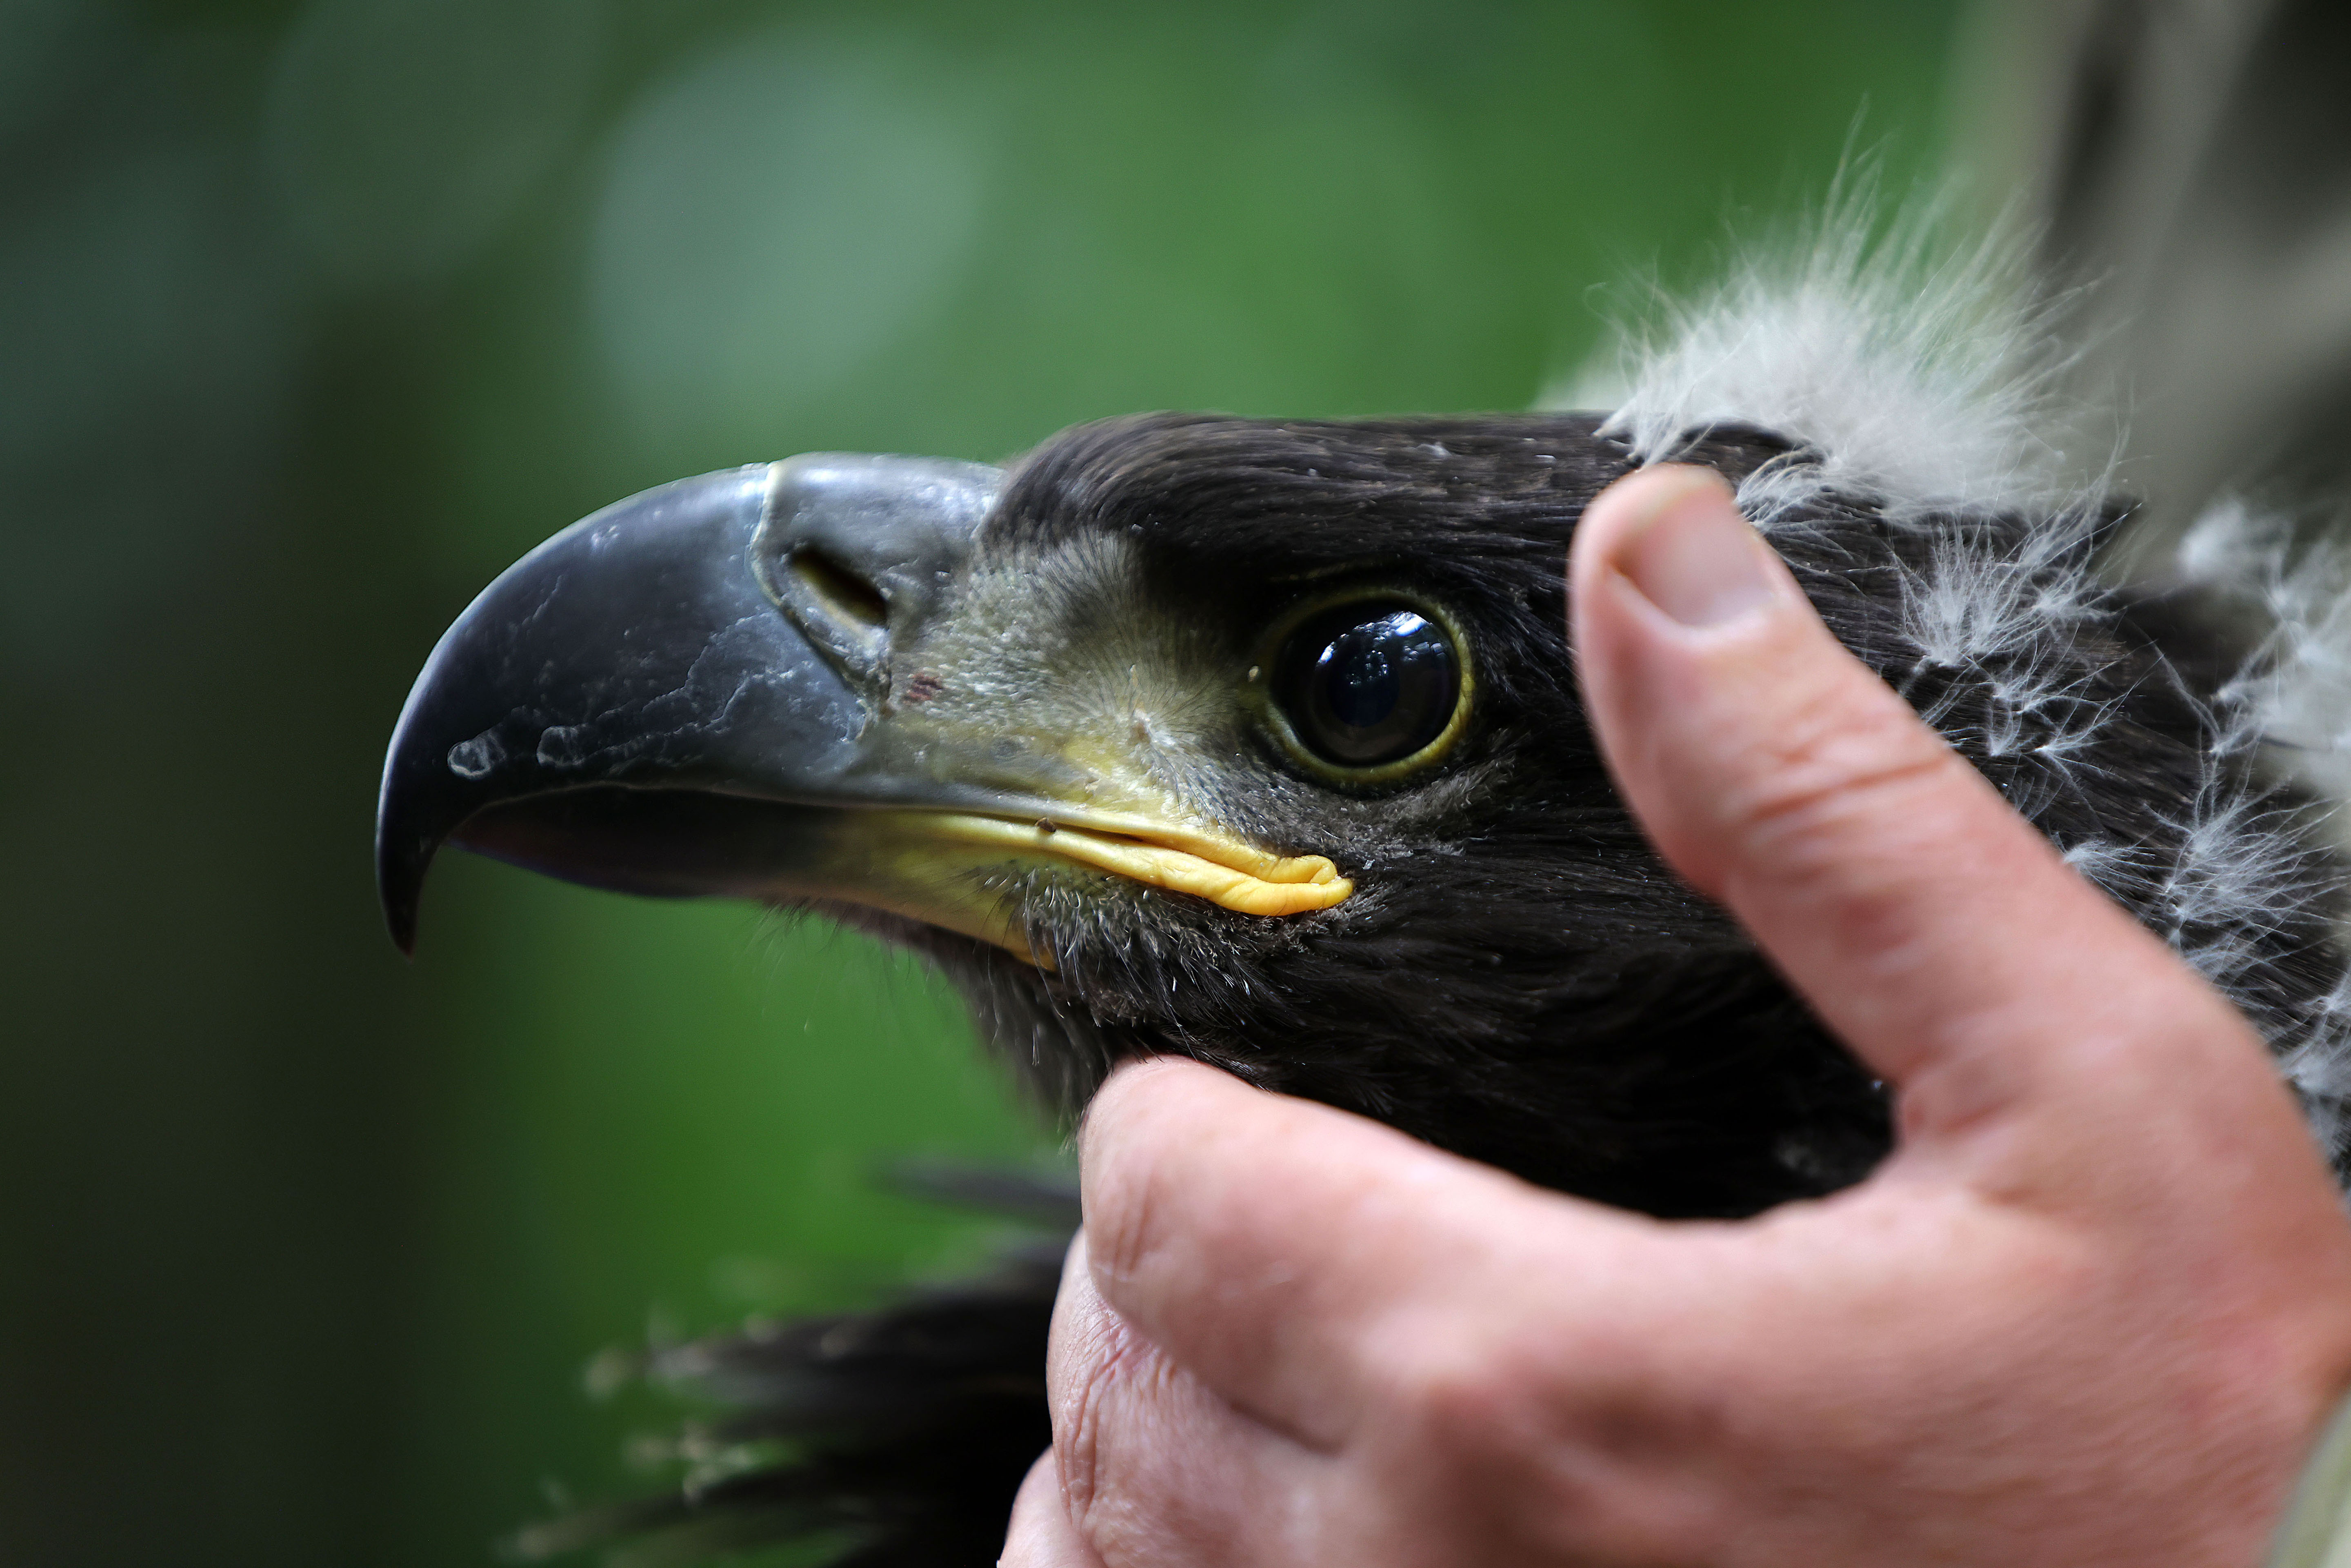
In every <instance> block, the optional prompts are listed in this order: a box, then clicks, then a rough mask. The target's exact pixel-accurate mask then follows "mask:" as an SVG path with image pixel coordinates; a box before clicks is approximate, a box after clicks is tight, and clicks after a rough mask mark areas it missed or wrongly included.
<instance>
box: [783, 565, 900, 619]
mask: <svg viewBox="0 0 2351 1568" xmlns="http://www.w3.org/2000/svg"><path fill="white" fill-rule="evenodd" d="M785 567H786V569H787V570H789V571H790V572H791V574H792V575H793V576H794V577H796V578H798V579H799V580H800V582H801V583H802V584H803V585H805V586H806V587H807V589H808V591H809V592H810V594H811V595H812V596H813V597H814V598H815V600H816V601H817V602H818V603H819V604H820V605H821V606H823V608H824V609H825V610H826V611H827V612H830V613H831V615H832V616H833V618H834V619H835V620H839V621H846V622H850V623H851V624H852V625H854V626H862V627H864V628H866V629H868V630H870V631H875V632H878V631H880V630H882V628H883V626H884V625H885V624H887V623H888V622H889V619H890V606H889V603H888V601H885V600H884V599H883V597H882V591H881V590H880V589H878V588H876V587H874V586H873V584H872V583H871V582H869V581H867V580H865V579H864V578H862V577H861V576H859V575H858V574H857V573H856V572H853V571H852V570H849V569H848V568H847V567H845V566H843V565H841V563H840V562H839V561H837V560H834V559H832V558H831V557H830V556H828V555H826V554H824V553H823V552H822V551H820V550H814V549H805V548H803V549H797V550H794V551H793V552H792V555H791V559H789V561H787V562H786V563H785Z"/></svg>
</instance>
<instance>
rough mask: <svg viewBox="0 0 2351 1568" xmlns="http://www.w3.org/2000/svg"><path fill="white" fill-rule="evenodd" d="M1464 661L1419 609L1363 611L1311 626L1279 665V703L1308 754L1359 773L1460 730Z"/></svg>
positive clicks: (1355, 607) (1331, 612) (1343, 610)
mask: <svg viewBox="0 0 2351 1568" xmlns="http://www.w3.org/2000/svg"><path fill="white" fill-rule="evenodd" d="M1461 685H1462V683H1461V655H1460V653H1459V652H1458V650H1457V649H1456V648H1455V646H1454V642H1453V636H1452V633H1451V632H1448V631H1447V629H1446V628H1445V627H1444V626H1442V625H1440V624H1439V623H1438V622H1436V621H1433V620H1431V619H1430V618H1429V617H1428V616H1427V615H1426V614H1424V613H1422V612H1420V611H1418V610H1416V609H1414V608H1412V607H1411V606H1409V605H1404V604H1398V603H1395V602H1393V601H1387V602H1383V601H1369V602H1365V601H1357V602H1355V603H1353V604H1344V605H1337V606H1333V607H1332V608H1331V609H1328V610H1325V611H1322V612H1319V613H1317V614H1314V615H1311V616H1309V617H1308V618H1307V619H1306V620H1305V621H1304V622H1301V624H1300V625H1299V626H1298V627H1297V629H1296V630H1294V631H1292V632H1290V635H1289V636H1288V637H1287V638H1285V639H1284V640H1283V642H1282V644H1281V650H1280V653H1279V654H1277V655H1276V657H1275V660H1274V671H1273V682H1272V696H1273V700H1274V704H1275V706H1277V707H1278V708H1279V710H1280V714H1281V716H1282V718H1283V719H1284V720H1285V721H1286V722H1287V725H1288V727H1289V730H1290V734H1291V736H1292V737H1295V738H1296V740H1297V742H1298V744H1299V745H1300V746H1301V747H1304V748H1305V749H1306V750H1307V751H1309V752H1311V753H1312V754H1313V756H1314V757H1315V758H1317V759H1319V760H1320V761H1322V762H1323V763H1325V764H1327V765H1329V766H1330V767H1332V768H1343V769H1346V770H1348V771H1349V772H1350V773H1360V772H1361V771H1363V770H1365V769H1373V768H1384V767H1386V766H1387V765H1389V764H1392V763H1398V762H1403V761H1405V760H1406V759H1408V758H1413V757H1415V756H1416V755H1418V754H1419V753H1421V752H1424V751H1426V750H1427V749H1428V748H1429V747H1431V746H1433V745H1434V744H1435V743H1436V742H1437V740H1438V739H1439V738H1440V737H1443V736H1445V735H1446V734H1447V732H1448V731H1449V730H1451V729H1452V728H1453V727H1454V721H1455V717H1456V714H1457V712H1458V709H1459V707H1460V706H1461Z"/></svg>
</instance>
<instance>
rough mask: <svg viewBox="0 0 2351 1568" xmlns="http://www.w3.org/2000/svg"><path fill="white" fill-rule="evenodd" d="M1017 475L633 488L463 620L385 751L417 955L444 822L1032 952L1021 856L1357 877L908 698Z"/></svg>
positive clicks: (965, 471)
mask: <svg viewBox="0 0 2351 1568" xmlns="http://www.w3.org/2000/svg"><path fill="white" fill-rule="evenodd" d="M1003 477H1004V476H1003V474H1002V472H1001V471H1000V470H998V469H996V468H992V467H988V466H986V465H980V464H972V463H955V462H947V461H943V460H937V459H930V458H916V457H875V456H859V455H841V454H827V453H818V454H810V455H803V456H799V457H795V458H791V459H789V460H787V461H785V462H781V463H772V464H758V465H751V466H749V467H745V468H738V469H733V470H729V471H727V472H724V473H719V474H710V475H705V476H702V477H700V478H695V479H684V480H680V481H678V482H676V483H675V484H672V485H665V486H661V487H659V488H657V489H653V490H648V491H646V492H644V493H643V495H640V496H636V497H632V498H630V499H628V500H625V501H622V502H619V503H617V504H616V505H614V506H611V507H606V508H605V509H604V510H602V511H601V512H598V513H596V514H595V515H594V516H592V517H588V518H586V519H585V520H583V521H581V522H580V523H577V524H574V525H573V526H572V527H571V528H567V529H565V530H564V531H563V532H562V533H559V534H558V535H556V536H555V537H554V538H551V539H549V540H548V541H547V542H546V543H545V544H543V545H541V546H539V547H538V549H535V550H533V551H532V552H531V553H530V554H529V555H528V556H526V557H524V558H523V559H521V560H520V561H517V563H516V564H515V565H514V566H513V567H511V568H509V569H508V570H507V571H506V572H505V573H504V574H503V575H501V576H500V577H499V578H498V579H497V580H496V581H495V582H493V583H492V584H491V585H490V586H489V587H488V588H487V589H486V590H485V591H483V593H482V595H481V596H480V597H479V598H478V599H476V600H475V601H474V603H473V604H472V605H471V606H470V607H469V608H468V609H467V610H466V611H465V613H464V614H463V615H461V616H459V617H458V619H457V621H456V622H455V624H454V625H452V626H451V627H450V629H449V631H448V632H446V633H445V634H444V636H443V637H442V639H441V641H440V643H439V644H438V645H437V646H436V647H435V648H434V651H433V653H432V656H431V658H430V659H428V660H427V661H426V663H425V666H424V669H423V673H422V674H420V675H419V676H418V677H417V680H416V685H415V686H414V688H413V690H412V691H411V692H410V694H409V697H408V702H407V706H405V708H404V709H403V710H402V714H401V716H400V722H399V725H398V727H397V728H396V729H395V730H394V732H393V735H392V747H391V750H390V753H389V755H388V756H387V757H386V758H385V763H384V775H383V788H382V794H381V800H380V804H379V810H378V815H377V824H376V866H377V879H378V885H379V889H380V891H381V896H382V900H383V906H384V914H385V917H386V919H387V921H388V922H389V924H390V925H391V928H392V938H393V940H394V941H395V942H397V943H398V944H399V945H400V946H401V947H402V950H403V951H410V950H413V946H414V943H415V935H416V922H417V908H418V901H419V897H420V894H421V893H422V889H423V882H424V876H425V873H426V871H427V870H428V869H429V868H430V866H431V864H432V862H433V858H434V854H435V853H436V852H438V850H439V849H440V847H441V845H442V844H443V843H444V842H455V843H457V844H459V845H461V846H462V847H464V848H466V849H470V850H475V851H477V852H482V853H485V854H488V855H492V856H494V857H496V858H498V859H501V860H506V861H509V862H514V863H516V864H518V865H522V866H525V867H527V868H528V869H531V870H534V871H538V872H542V873H547V874H549V875H552V876H556V877H559V878H562V879H563V880H566V881H570V882H578V883H587V884H589V885H591V886H596V887H605V888H612V889H617V890H620V891H623V892H629V893H638V894H659V895H667V896H686V895H696V894H722V895H736V896H745V897H753V898H830V899H841V900H846V901H848V902H852V903H858V904H866V905H868V906H871V907H875V908H879V909H883V910H887V911H890V912H892V913H895V914H899V915H906V916H909V917H911V918H914V919H917V920H922V921H925V922H926V923H928V924H931V925H939V926H943V927H945V928H946V929H949V930H955V931H959V932H962V933H964V934H965V935H967V936H976V937H978V938H980V939H982V940H985V941H989V942H993V943H996V944H997V945H998V946H1004V947H1006V948H1008V949H1009V950H1011V951H1013V952H1015V953H1017V954H1019V955H1020V956H1024V957H1030V958H1032V959H1033V958H1034V957H1035V956H1036V955H1035V954H1034V953H1033V952H1032V951H1031V949H1030V946H1029V942H1028V940H1027V937H1026V935H1025V931H1024V927H1023V923H1022V920H1021V915H1020V911H1019V907H1018V904H1017V900H1016V899H1015V897H1014V896H1013V895H1012V894H1011V893H1009V892H1008V883H1009V882H1010V880H1011V879H1008V877H1006V876H1005V875H1004V874H1003V873H1004V872H1005V871H1006V870H1007V869H1019V868H1023V867H1033V866H1037V865H1050V866H1055V867H1060V868H1063V869H1067V868H1069V867H1071V866H1079V867H1086V868H1090V869H1092V871H1094V872H1097V873H1108V874H1111V875H1114V876H1119V877H1124V878H1127V879H1129V880H1132V881H1136V882H1141V883H1147V884H1150V885H1154V886H1157V887H1160V888H1163V889H1165V890H1168V891H1173V892H1177V893H1184V894H1192V895H1194V896H1198V897H1203V898H1207V899H1209V900H1210V901H1211V902H1214V903H1217V904H1221V905H1223V906H1225V907H1227V908H1229V909H1235V910H1238V911H1241V912H1244V913H1248V914H1253V915H1287V914H1293V913H1299V912H1301V911H1303V910H1308V909H1319V908H1325V907H1328V906H1329V905H1331V904H1336V903H1338V902H1339V901H1340V900H1342V899H1343V898H1345V897H1346V896H1347V894H1349V892H1351V891H1352V884H1350V883H1347V882H1346V881H1345V880H1344V879H1343V878H1341V877H1340V876H1339V875H1338V874H1337V872H1336V869H1335V868H1334V867H1333V866H1332V862H1329V861H1328V860H1325V859H1323V858H1322V857H1321V856H1313V855H1310V856H1301V857H1286V856H1282V855H1279V854H1274V853H1270V852H1267V851H1264V850H1262V849H1259V848H1257V847H1255V846H1252V845H1249V844H1246V843H1243V842H1241V841H1238V840H1237V839H1235V838H1233V837H1232V836H1231V835H1230V834H1228V833H1226V832H1224V831H1220V830H1218V829H1217V828H1216V827H1215V825H1214V824H1207V823H1201V822H1197V821H1170V820H1167V818H1166V817H1165V815H1164V814H1162V813H1157V812H1153V811H1143V812H1134V811H1113V810H1097V809H1095V808H1094V807H1093V806H1092V804H1090V803H1085V802H1083V801H1081V797H1080V795H1079V792H1078V790H1077V789H1075V788H1074V787H1073V784H1072V780H1071V779H1070V778H1069V777H1067V776H1066V772H1067V770H1066V769H1063V770H1061V771H1059V772H1057V771H1056V769H1055V768H1054V767H1053V766H1052V765H1051V764H1050V759H1044V760H1040V759H1035V758H1031V759H1029V760H1028V761H1026V762H1024V763H1023V764H1022V765H1021V766H1019V767H1018V768H1013V767H1008V765H1007V764H1006V763H1005V762H1004V761H1003V759H1002V758H1000V757H998V756H996V755H995V754H994V753H993V752H991V751H990V750H989V748H988V747H987V745H986V743H985V742H986V737H956V736H953V735H943V734H941V733H939V732H938V731H937V730H935V729H923V728H921V727H918V726H914V725H912V724H910V723H908V722H905V721H904V720H903V717H902V716H901V714H900V713H898V712H897V711H896V710H893V707H892V705H891V700H890V699H891V689H890V686H891V665H890V653H891V648H892V644H893V640H896V639H902V638H904V637H905V636H906V635H907V634H908V632H910V631H911V630H912V629H914V628H917V627H920V626H922V625H924V624H925V623H926V622H928V621H929V620H930V619H931V618H933V617H935V616H937V615H940V614H942V613H946V612H950V606H949V605H948V603H947V600H948V598H949V595H950V592H951V590H952V586H953V584H954V581H955V579H956V572H957V570H958V569H959V568H960V567H961V566H962V565H963V563H964V562H965V560H966V559H967V557H968V556H969V554H970V552H971V549H972V547H973V541H974V538H975V536H976V535H977V532H978V529H979V528H980V525H981V523H982V522H983V520H984V519H985V518H986V517H987V515H988V512H989V510H990V508H991V507H993V506H994V504H995V501H996V498H997V496H998V492H999V491H1000V489H1001V488H1002V485H1003Z"/></svg>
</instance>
